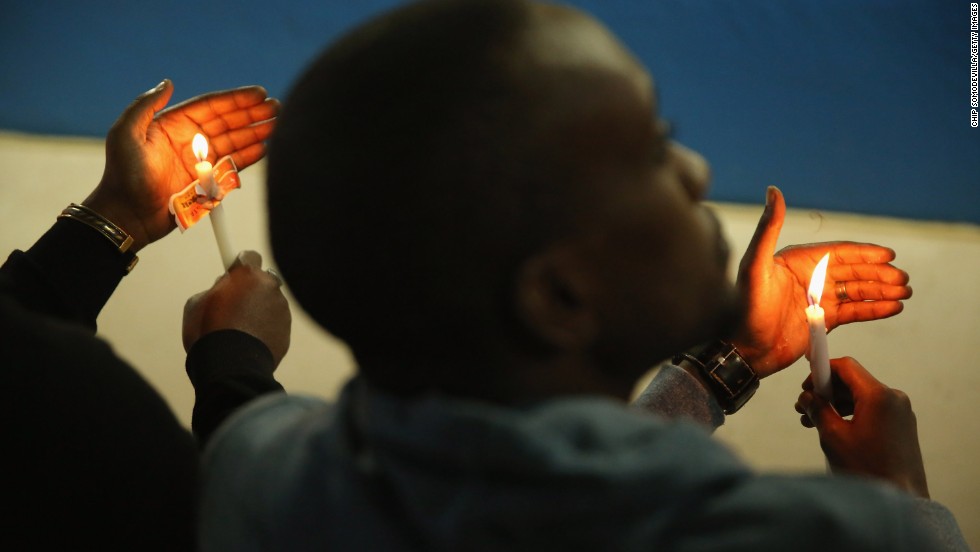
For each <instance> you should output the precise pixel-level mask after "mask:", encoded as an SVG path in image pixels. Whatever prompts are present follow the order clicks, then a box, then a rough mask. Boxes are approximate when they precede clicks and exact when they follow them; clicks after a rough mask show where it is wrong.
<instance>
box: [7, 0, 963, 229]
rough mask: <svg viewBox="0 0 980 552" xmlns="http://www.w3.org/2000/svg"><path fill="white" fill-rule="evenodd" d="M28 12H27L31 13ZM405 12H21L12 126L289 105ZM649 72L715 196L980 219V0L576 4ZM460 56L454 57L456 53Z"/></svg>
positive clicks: (95, 6)
mask: <svg viewBox="0 0 980 552" xmlns="http://www.w3.org/2000/svg"><path fill="white" fill-rule="evenodd" d="M15 1H16V0H15ZM398 3H400V2H399V1H396V0H364V1H358V2H353V1H341V0H333V1H322V2H319V3H317V4H316V5H315V6H311V5H309V4H310V3H308V2H299V1H296V0H281V1H280V2H279V3H278V4H277V5H273V4H271V3H268V2H265V1H259V0H238V1H237V2H234V3H211V2H203V1H202V2H199V3H191V2H178V1H175V0H158V1H156V2H155V3H152V4H151V3H142V2H132V1H112V2H110V1H101V2H99V1H94V2H77V1H72V2H69V1H47V2H45V1H43V0H40V1H36V2H27V1H24V0H21V1H16V3H12V2H5V4H12V5H5V6H4V13H3V15H2V19H0V66H2V67H3V70H2V74H0V128H5V129H11V130H18V131H26V132H37V133H46V134H72V135H90V136H103V135H104V134H105V131H106V130H107V129H108V127H109V126H110V125H111V124H112V122H113V120H114V119H115V117H116V116H117V115H118V113H119V111H120V110H121V109H122V108H123V106H125V105H126V104H127V103H128V102H129V101H130V100H131V99H132V98H133V97H134V96H136V95H137V94H139V93H140V92H142V91H143V90H146V89H148V88H150V87H152V86H154V85H155V84H156V83H158V82H159V81H160V80H161V79H162V78H163V77H170V78H171V79H173V81H174V84H175V85H176V93H175V101H179V100H181V99H185V98H187V97H190V96H194V95H196V94H199V93H202V92H206V91H209V90H212V89H217V88H227V87H233V86H239V85H242V84H253V83H257V84H262V85H264V86H265V87H266V88H267V89H268V90H269V91H270V92H271V93H272V94H273V95H276V96H283V95H285V93H286V91H287V90H288V87H289V85H290V83H291V82H292V80H293V79H294V78H295V77H296V76H297V74H298V73H299V71H300V70H301V69H302V67H303V66H304V64H305V63H306V62H307V61H308V60H310V58H311V57H312V56H314V55H315V54H316V52H317V51H318V50H319V49H320V48H321V47H322V46H323V45H324V44H325V43H327V42H328V41H330V40H331V39H333V38H335V37H336V36H337V35H338V33H340V32H342V31H343V30H344V29H347V28H349V27H350V26H351V25H353V24H355V23H357V22H359V21H362V20H364V19H365V18H367V17H368V16H370V15H371V14H374V13H376V12H378V11H379V10H382V9H384V8H387V7H390V6H393V5H395V4H398ZM571 3H572V4H573V5H577V6H580V7H582V8H584V9H586V10H588V11H590V12H592V13H594V14H595V15H597V16H598V17H599V19H601V20H603V21H604V22H606V24H607V25H609V26H610V27H611V28H612V29H613V30H614V31H615V32H616V33H617V34H618V35H619V36H620V37H622V39H623V40H624V42H625V43H626V44H627V45H628V46H629V47H630V48H631V49H632V50H633V51H634V52H636V54H637V55H638V56H639V57H640V58H641V59H642V60H643V61H644V63H646V64H647V66H648V67H649V68H650V69H651V71H652V73H653V75H654V78H655V79H656V81H657V84H658V87H659V89H660V97H661V104H662V111H663V114H664V116H665V117H666V118H668V119H670V120H672V121H673V122H674V123H675V125H676V126H677V127H678V129H679V132H678V133H677V139H678V140H680V141H682V142H684V143H686V144H688V145H689V146H691V147H694V148H695V149H698V150H700V151H701V152H702V153H704V154H705V156H706V157H707V158H708V159H709V161H711V163H712V166H713V168H714V173H715V183H714V188H713V190H712V193H711V197H712V199H716V200H723V201H736V202H739V201H744V202H752V203H761V202H762V201H763V194H764V190H765V186H766V185H768V184H776V185H778V186H780V187H781V188H782V189H783V191H784V192H785V193H786V196H787V199H788V201H789V202H790V204H791V206H796V207H809V208H815V209H829V210H843V211H854V212H861V213H871V214H883V215H892V216H900V217H909V218H917V219H938V220H953V221H969V222H973V223H980V130H978V129H976V128H971V127H970V116H969V110H970V105H969V100H970V39H969V2H968V1H965V0H944V1H937V0H914V1H913V0H905V1H902V0H862V1H854V0H784V1H782V2H778V1H775V0H716V1H709V0H689V1H684V0H592V1H589V0H573V1H572V2H571ZM449 47H451V45H447V48H449Z"/></svg>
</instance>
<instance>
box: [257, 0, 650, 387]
mask: <svg viewBox="0 0 980 552" xmlns="http://www.w3.org/2000/svg"><path fill="white" fill-rule="evenodd" d="M649 88H650V85H649V79H648V77H647V76H646V74H645V73H644V72H643V70H642V69H641V68H639V67H638V65H637V64H636V63H635V62H634V61H633V60H632V58H631V57H630V56H629V55H628V54H627V53H626V52H625V51H624V50H623V49H622V47H621V46H620V45H619V44H618V43H617V42H616V41H615V39H614V38H612V36H611V35H610V34H609V33H608V32H607V31H606V30H605V29H603V28H602V27H601V26H599V25H598V24H596V23H595V22H594V21H593V20H591V19H589V18H587V17H585V16H584V15H582V14H580V13H578V12H575V11H573V10H570V9H567V8H561V7H555V6H538V5H532V4H530V3H528V2H524V1H517V0H495V1H486V0H476V1H468V2H458V1H451V0H448V1H433V2H422V3H419V4H413V5H410V6H408V7H404V8H401V9H399V10H396V11H394V12H391V13H389V14H386V15H384V16H382V17H380V18H379V19H376V20H374V21H371V22H369V23H367V24H366V25H363V26H361V27H360V28H358V29H355V30H354V31H353V32H351V33H350V34H349V35H347V36H346V37H344V38H343V39H341V40H340V41H339V42H337V43H336V44H334V45H332V46H331V47H329V48H328V49H327V50H326V51H325V52H324V53H323V54H322V55H321V56H320V57H319V58H318V59H317V60H316V61H315V62H314V63H313V64H312V65H311V66H310V67H309V68H308V69H307V70H306V72H305V73H304V75H303V76H302V77H301V78H300V79H299V81H298V82H297V83H296V85H295V87H294V89H293V91H292V92H291V94H290V95H289V97H288V98H287V100H286V102H285V103H284V108H283V111H282V114H281V116H280V118H279V123H278V126H277V130H276V133H275V135H274V137H273V139H272V142H271V145H270V151H269V168H268V202H269V221H270V232H271V239H272V245H273V250H274V253H275V256H276V259H277V262H278V264H279V266H280V268H281V269H282V272H283V274H284V276H285V278H286V280H287V281H288V282H289V284H290V286H291V288H292V291H293V293H294V294H295V296H296V298H297V299H298V301H299V302H300V304H301V305H302V306H303V307H304V308H305V309H306V310H307V311H308V312H309V313H310V314H311V315H312V316H313V317H314V318H315V319H316V320H317V321H318V322H319V323H320V324H321V325H323V326H324V327H325V328H326V329H327V330H329V331H331V332H332V333H334V334H335V335H337V336H338V337H340V338H342V339H344V340H345V341H347V343H348V344H349V345H350V346H351V348H352V350H353V351H354V354H355V356H357V358H358V360H359V362H360V364H361V366H362V368H363V369H364V370H365V371H366V372H368V374H369V376H371V375H372V374H374V376H373V377H375V378H376V379H389V380H390V379H397V378H399V377H403V376H404V374H401V375H400V374H390V373H384V371H385V369H386V368H384V367H385V366H386V365H391V364H394V359H399V360H398V362H397V364H398V366H397V370H398V371H400V372H403V371H411V372H412V376H411V379H413V380H415V381H417V380H419V379H426V377H428V376H427V375H426V374H425V373H424V372H425V370H428V369H430V367H431V366H437V365H441V364H445V361H450V360H451V361H452V362H453V363H456V364H460V363H462V364H465V363H466V362H467V359H466V358H465V355H466V354H467V352H473V351H477V353H475V354H478V355H479V354H492V351H493V349H494V348H496V347H500V346H501V345H500V344H501V343H508V342H509V341H508V340H509V339H510V338H511V337H513V336H511V335H509V334H510V327H509V326H510V325H511V322H512V320H511V318H512V315H513V313H511V312H510V307H509V306H508V299H507V298H508V297H509V296H510V295H511V293H512V287H513V285H514V274H515V271H516V269H517V267H518V266H520V264H521V263H522V262H523V260H524V259H526V258H527V257H528V256H529V255H531V254H533V253H534V252H535V251H537V250H540V249H541V248H542V247H544V246H545V245H546V244H549V243H554V242H555V241H557V240H561V239H562V238H563V237H565V236H568V235H571V234H574V233H576V232H581V231H583V229H585V228H587V227H588V226H589V224H590V223H591V220H592V219H593V218H595V217H597V216H601V211H602V209H601V207H599V206H598V205H599V204H598V203H597V198H599V197H600V194H598V193H597V189H598V188H599V187H600V186H598V183H599V182H601V183H602V186H612V185H615V181H616V179H626V178H630V177H633V176H636V175H630V174H627V173H629V168H628V167H629V166H631V163H632V165H638V159H640V158H645V157H646V156H648V155H649V152H648V151H641V150H640V149H638V147H637V146H635V145H634V144H637V143H639V142H638V138H639V137H640V136H641V135H644V134H648V133H649V127H650V113H649ZM597 136H599V137H600V138H599V139H596V137H597ZM624 167H626V168H625V169H624ZM637 170H639V169H637ZM406 359H415V361H416V363H417V364H418V365H417V366H406ZM409 364H410V362H409ZM443 376H444V374H438V375H432V377H443Z"/></svg>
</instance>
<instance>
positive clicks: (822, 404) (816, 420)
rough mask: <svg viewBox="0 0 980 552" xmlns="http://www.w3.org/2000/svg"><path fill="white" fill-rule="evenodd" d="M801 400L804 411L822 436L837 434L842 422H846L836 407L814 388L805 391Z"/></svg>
mask: <svg viewBox="0 0 980 552" xmlns="http://www.w3.org/2000/svg"><path fill="white" fill-rule="evenodd" d="M799 400H800V405H801V406H802V407H803V410H804V412H806V415H807V417H808V418H810V421H811V422H812V423H813V426H814V427H816V428H817V431H818V432H819V433H820V436H821V438H826V437H827V436H829V435H831V434H835V433H836V432H837V428H838V427H839V426H840V424H842V423H844V419H843V418H841V417H840V414H838V413H837V411H836V410H834V407H833V406H831V404H830V403H829V402H827V401H826V400H825V399H824V398H823V397H821V396H820V395H817V394H816V393H815V392H814V391H813V389H812V388H810V389H807V390H806V391H804V392H803V393H802V394H801V395H800V399H799Z"/></svg>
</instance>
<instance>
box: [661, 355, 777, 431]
mask: <svg viewBox="0 0 980 552" xmlns="http://www.w3.org/2000/svg"><path fill="white" fill-rule="evenodd" d="M682 360H686V361H688V362H690V363H691V364H693V365H694V366H696V367H697V369H698V371H699V372H700V373H701V376H702V377H703V378H704V380H705V381H706V382H707V383H708V388H709V389H710V390H711V393H712V394H713V395H714V396H715V398H716V399H717V400H718V404H720V405H721V409H722V410H723V411H724V412H725V414H734V413H736V412H738V409H740V408H742V406H743V405H745V403H747V402H749V399H751V398H752V395H754V394H755V391H756V390H757V389H758V388H759V376H758V375H757V374H756V373H755V370H753V369H752V367H751V366H749V363H748V362H745V359H744V358H742V355H740V354H739V353H738V349H736V348H735V346H734V345H732V344H731V343H728V342H725V341H715V342H713V343H710V344H708V345H705V346H703V347H701V348H698V349H694V350H693V351H691V352H687V353H681V354H679V355H677V356H675V357H674V361H673V362H674V364H676V365H678V366H679V365H680V362H681V361H682Z"/></svg>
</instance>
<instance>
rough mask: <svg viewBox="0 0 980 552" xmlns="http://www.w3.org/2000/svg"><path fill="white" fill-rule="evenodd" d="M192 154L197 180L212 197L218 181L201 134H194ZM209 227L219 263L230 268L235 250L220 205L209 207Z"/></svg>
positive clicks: (214, 195)
mask: <svg viewBox="0 0 980 552" xmlns="http://www.w3.org/2000/svg"><path fill="white" fill-rule="evenodd" d="M193 149H194V155H195V156H196V157H197V159H198V162H197V163H196V164H195V165H194V170H195V171H196V172H197V180H198V182H199V184H200V185H201V188H203V189H204V191H205V192H206V193H207V194H208V196H210V197H211V198H212V199H213V198H214V197H216V196H217V195H218V192H219V190H218V183H217V182H215V181H214V167H213V166H212V165H211V162H210V161H207V160H206V159H205V157H207V155H208V142H207V140H206V139H205V138H204V136H203V135H201V134H196V135H194V143H193ZM209 218H210V219H211V229H212V230H213V231H214V240H215V241H216V242H218V253H220V254H221V264H222V265H224V267H225V270H228V269H229V268H231V263H233V262H235V250H234V249H233V248H232V247H231V241H230V240H229V239H228V227H227V226H226V224H225V211H224V209H222V207H221V205H217V206H216V207H214V208H213V209H211V215H210V217H209Z"/></svg>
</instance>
